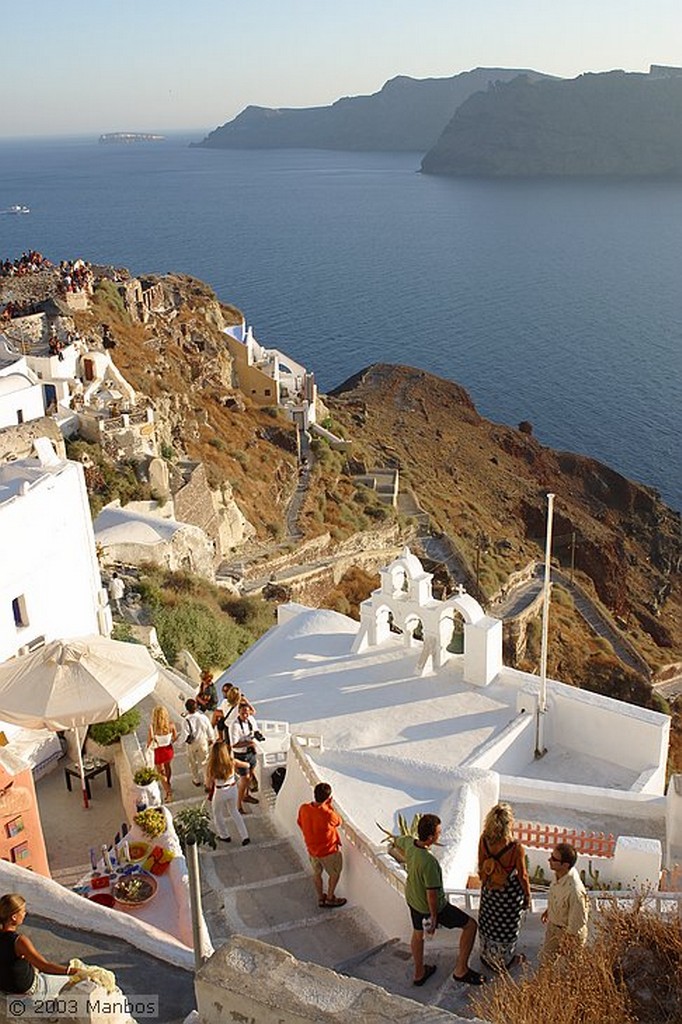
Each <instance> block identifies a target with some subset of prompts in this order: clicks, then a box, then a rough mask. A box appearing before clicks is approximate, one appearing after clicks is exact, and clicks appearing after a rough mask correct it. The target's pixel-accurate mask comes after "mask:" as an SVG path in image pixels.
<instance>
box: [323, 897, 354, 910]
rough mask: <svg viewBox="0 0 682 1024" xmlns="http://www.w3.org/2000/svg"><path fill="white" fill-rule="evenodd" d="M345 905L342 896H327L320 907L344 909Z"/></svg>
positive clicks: (345, 901) (345, 900) (346, 901)
mask: <svg viewBox="0 0 682 1024" xmlns="http://www.w3.org/2000/svg"><path fill="white" fill-rule="evenodd" d="M346 903H348V900H347V899H344V898H343V896H327V898H326V899H325V901H324V903H323V904H322V906H324V907H345V905H346Z"/></svg>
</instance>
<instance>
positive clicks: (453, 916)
mask: <svg viewBox="0 0 682 1024" xmlns="http://www.w3.org/2000/svg"><path fill="white" fill-rule="evenodd" d="M407 909H408V910H409V912H410V917H411V918H412V927H413V928H414V930H415V931H416V932H420V931H422V929H423V927H424V918H425V917H428V916H429V915H428V913H426V914H425V913H424V911H423V910H415V909H414V907H411V906H410V904H409V903H408V904H407ZM471 920H473V918H471V917H469V915H468V914H465V913H464V911H463V910H460V909H459V907H453V905H452V903H446V904H445V906H444V907H443V908H442V910H439V911H438V924H442V925H443V927H444V928H465V927H466V926H467V924H468V923H469V921H471Z"/></svg>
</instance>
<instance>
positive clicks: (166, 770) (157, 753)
mask: <svg viewBox="0 0 682 1024" xmlns="http://www.w3.org/2000/svg"><path fill="white" fill-rule="evenodd" d="M177 738H178V733H177V729H176V728H175V726H174V725H173V723H172V722H171V720H170V718H169V716H168V712H167V711H166V709H165V708H164V707H162V706H161V705H160V704H157V705H156V707H155V708H154V710H153V711H152V721H151V725H150V726H149V735H148V737H147V748H148V749H149V748H151V749H152V750H153V751H154V767H155V768H156V770H157V772H158V773H159V775H160V776H161V782H162V784H163V788H164V793H165V799H166V803H168V802H169V801H170V800H172V799H173V790H172V789H171V761H172V760H173V744H174V743H175V741H176V740H177Z"/></svg>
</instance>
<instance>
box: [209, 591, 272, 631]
mask: <svg viewBox="0 0 682 1024" xmlns="http://www.w3.org/2000/svg"><path fill="white" fill-rule="evenodd" d="M220 607H221V608H222V610H223V611H224V612H227V614H228V615H230V616H232V618H233V619H234V621H235V622H237V623H238V624H239V625H240V626H244V628H245V629H248V631H249V632H250V633H251V634H252V635H253V636H254V637H255V638H256V639H257V638H258V637H259V636H262V635H263V633H265V632H266V630H268V629H270V627H271V626H274V624H275V611H274V609H273V607H272V605H271V604H270V603H269V602H268V601H264V600H263V599H262V598H260V597H224V598H222V600H221V602H220Z"/></svg>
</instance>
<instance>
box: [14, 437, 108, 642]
mask: <svg viewBox="0 0 682 1024" xmlns="http://www.w3.org/2000/svg"><path fill="white" fill-rule="evenodd" d="M36 448H37V449H38V452H39V454H38V457H37V458H35V459H23V460H19V461H16V462H11V463H7V464H5V465H0V566H1V567H2V569H1V571H0V661H5V660H6V659H7V658H12V657H14V655H16V654H18V653H19V652H21V651H22V650H24V649H25V648H28V649H33V648H35V647H36V646H38V645H40V644H42V643H44V642H46V641H48V640H54V639H60V638H68V637H73V636H80V635H86V634H91V633H101V634H103V635H105V636H106V635H108V634H109V633H110V632H111V616H110V613H109V610H108V607H107V597H106V592H105V591H104V590H103V589H102V582H101V579H100V573H99V566H98V564H97V555H96V552H95V541H94V535H93V531H92V522H91V519H90V507H89V505H88V496H87V492H86V489H85V479H84V475H83V467H82V466H81V465H80V464H79V463H76V462H68V461H65V460H62V459H59V458H58V457H57V455H56V454H55V452H54V449H53V448H52V445H51V444H50V443H49V442H46V441H45V439H41V440H40V441H39V442H37V443H36Z"/></svg>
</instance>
